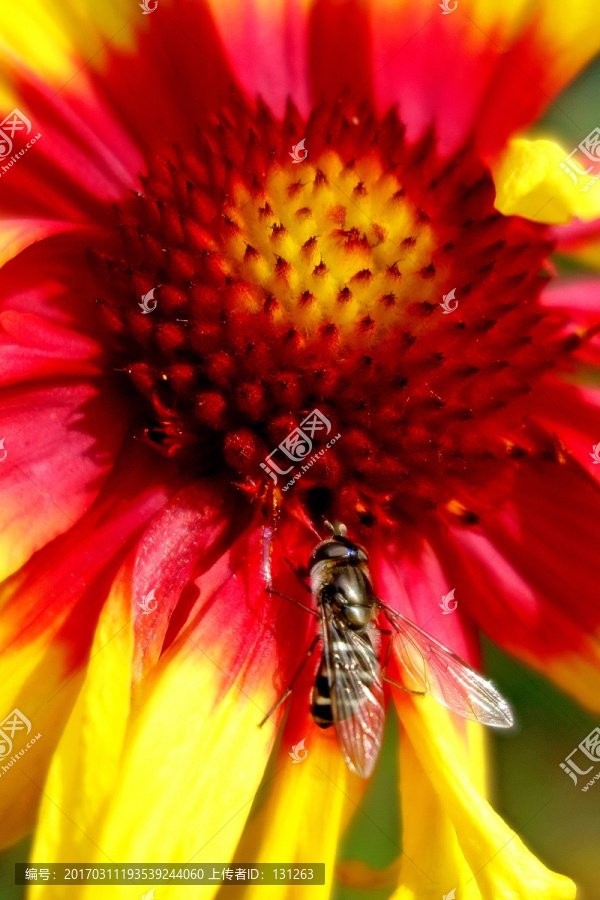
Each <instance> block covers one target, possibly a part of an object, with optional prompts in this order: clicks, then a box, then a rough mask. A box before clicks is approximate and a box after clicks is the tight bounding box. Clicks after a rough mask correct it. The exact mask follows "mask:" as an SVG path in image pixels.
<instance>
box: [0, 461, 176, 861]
mask: <svg viewBox="0 0 600 900" xmlns="http://www.w3.org/2000/svg"><path fill="white" fill-rule="evenodd" d="M153 465H154V456H153V454H152V453H151V452H150V451H148V450H141V448H138V449H137V450H136V451H135V452H134V453H133V454H126V456H125V458H124V459H122V465H121V466H119V465H117V466H116V469H115V471H114V472H113V473H112V474H111V476H110V478H109V479H108V481H107V483H106V486H105V489H104V492H103V496H102V498H101V499H99V500H98V501H97V502H96V503H95V504H94V506H93V508H92V509H91V510H90V511H89V512H88V513H87V514H86V515H85V516H83V518H82V519H80V520H79V522H78V523H77V525H76V526H75V527H74V528H71V529H70V530H69V531H68V533H67V534H65V535H62V536H61V537H58V538H56V539H55V540H54V541H53V542H51V543H49V544H48V545H47V546H46V547H44V548H43V549H42V550H40V551H39V552H38V553H37V554H36V555H35V556H34V557H33V558H32V559H31V560H30V561H29V563H27V565H26V566H24V567H23V569H21V570H20V571H19V572H17V573H16V574H15V575H14V576H13V577H12V578H10V579H8V581H6V582H5V583H4V585H3V587H2V595H1V600H2V616H3V617H2V633H1V641H0V705H1V708H2V709H3V710H6V711H7V712H9V711H10V710H12V709H14V708H15V707H16V708H18V709H19V710H21V712H22V713H23V714H24V715H25V716H26V717H27V718H28V719H29V720H30V721H31V723H32V729H35V731H33V734H37V733H38V732H41V734H42V737H41V739H40V740H38V741H36V743H35V745H34V746H33V747H31V748H29V749H28V750H27V752H26V753H25V754H24V755H23V757H22V758H19V759H18V764H17V763H15V764H14V765H13V766H12V767H11V768H10V774H9V773H8V772H7V773H5V774H4V775H3V778H2V788H1V790H0V798H1V801H2V805H1V809H0V823H1V825H0V845H1V846H5V845H6V844H12V843H14V842H15V841H17V840H19V839H20V838H21V837H22V835H23V834H26V833H27V832H28V831H30V830H31V828H32V827H33V825H34V822H35V814H36V810H37V806H38V804H39V801H40V790H41V786H42V784H43V781H44V777H45V775H46V771H47V769H48V765H49V763H50V760H51V758H52V754H53V752H54V750H55V747H56V744H57V742H58V740H59V738H60V735H61V732H62V729H63V726H64V723H65V721H66V719H67V717H68V715H69V712H70V710H71V707H72V704H73V700H74V699H75V696H76V693H77V690H78V688H79V686H80V684H81V679H82V676H83V673H84V671H85V664H86V661H87V658H88V653H89V649H90V645H91V641H92V637H93V632H94V627H95V624H96V621H97V617H98V613H99V610H100V609H101V607H102V604H103V602H104V600H105V597H106V589H107V583H110V580H111V578H112V576H113V573H114V571H115V569H116V567H117V566H118V565H119V563H120V561H121V559H122V558H123V555H124V553H125V552H126V550H127V548H128V547H129V546H130V544H131V542H132V540H133V539H135V537H136V536H137V535H138V534H139V531H140V529H141V528H143V526H144V525H145V524H146V523H147V522H148V520H149V518H150V517H151V516H152V515H153V514H154V513H155V512H156V509H157V508H159V507H160V506H161V505H162V504H163V503H164V501H165V497H166V490H165V484H164V483H163V482H162V480H160V479H157V478H156V476H155V473H154V471H153ZM21 749H22V746H21V744H18V745H17V744H15V751H17V752H20V750H21ZM9 759H10V757H9ZM0 771H1V770H0Z"/></svg>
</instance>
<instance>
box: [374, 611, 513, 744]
mask: <svg viewBox="0 0 600 900" xmlns="http://www.w3.org/2000/svg"><path fill="white" fill-rule="evenodd" d="M380 605H381V607H382V609H383V611H384V612H385V614H386V616H387V617H388V619H389V620H390V623H391V624H392V625H393V627H394V636H393V641H394V647H395V649H396V651H397V654H398V656H399V659H400V661H401V662H402V665H403V666H404V669H405V670H406V672H407V674H408V676H409V681H408V682H407V683H406V685H405V686H406V687H407V688H410V689H411V690H416V691H424V692H425V693H427V694H431V696H432V697H433V698H434V699H435V700H437V701H438V702H439V703H443V705H444V706H447V707H448V709H451V710H453V711H454V712H456V713H458V714H459V715H460V716H464V717H465V718H466V719H473V720H474V721H475V722H482V723H483V724H484V725H495V726H496V727H497V728H510V726H511V725H512V724H513V714H512V709H511V708H510V706H509V704H508V703H507V702H506V700H505V699H504V697H502V695H501V694H499V693H498V691H497V690H496V688H495V687H494V686H493V684H491V683H490V682H489V681H486V680H485V678H482V677H481V675H479V674H478V673H477V672H475V670H474V669H472V668H471V667H470V666H469V665H467V663H466V662H464V660H462V659H461V658H460V656H457V655H456V653H453V652H452V650H449V649H448V648H447V647H444V645H443V644H440V642H439V641H436V639H435V638H433V637H431V636H430V635H428V634H426V632H424V631H423V629H422V628H419V626H418V625H415V624H414V622H410V621H409V620H408V619H405V618H404V616H401V615H400V613H397V612H396V611H395V610H393V609H390V607H389V606H387V605H386V604H384V603H381V601H380Z"/></svg>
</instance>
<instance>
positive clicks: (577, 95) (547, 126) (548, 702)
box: [0, 6, 600, 900]
mask: <svg viewBox="0 0 600 900" xmlns="http://www.w3.org/2000/svg"><path fill="white" fill-rule="evenodd" d="M599 11H600V10H599ZM565 15H568V7H567V6H565ZM598 124H600V59H597V60H596V61H595V62H594V63H593V64H592V65H590V66H589V67H588V68H587V69H586V71H585V72H584V73H583V74H582V75H581V76H580V77H579V79H578V80H577V81H576V82H574V83H573V84H572V85H571V86H570V87H569V88H568V89H567V90H566V91H564V92H563V93H562V94H561V95H560V97H558V98H557V100H556V101H555V102H554V103H553V104H552V106H551V107H550V109H549V111H548V112H547V114H546V115H545V116H544V118H543V120H542V121H541V123H540V129H539V130H540V131H544V132H550V133H552V134H554V135H556V138H557V139H559V140H560V141H561V143H562V144H563V146H564V147H565V150H566V152H570V151H571V150H572V149H573V147H574V146H575V145H576V144H578V143H579V141H581V140H582V139H583V138H584V137H585V136H586V135H587V134H588V133H589V132H590V131H591V130H592V129H593V128H594V127H595V126H596V125H598ZM485 659H486V664H487V666H486V667H487V672H488V673H489V675H490V677H491V678H492V679H493V680H494V681H495V683H496V684H497V686H498V687H499V689H500V691H501V692H502V693H503V694H504V696H505V697H507V698H508V699H509V700H510V701H511V702H512V704H513V706H514V708H515V711H516V716H517V722H518V728H517V729H515V730H514V731H512V732H511V733H510V734H504V735H503V734H501V733H498V732H494V733H492V735H491V742H492V753H493V763H492V769H493V770H495V773H496V775H495V785H496V787H495V791H496V798H495V801H494V806H495V809H496V810H497V811H498V812H499V813H500V815H502V817H503V818H504V819H505V820H506V822H507V823H508V824H509V825H510V827H511V828H513V829H514V830H515V831H516V832H518V834H519V835H520V837H521V838H522V839H523V840H524V842H525V844H526V845H527V846H528V847H529V849H530V850H532V851H533V852H534V853H535V854H536V855H537V856H538V857H539V858H540V859H541V860H542V862H544V863H545V864H546V865H547V866H548V867H549V868H551V869H553V870H554V871H557V872H561V873H562V874H564V875H568V876H570V877H571V878H573V880H574V881H575V882H577V884H578V885H579V886H580V892H579V894H578V900H600V784H598V785H597V786H594V788H591V789H590V790H589V791H588V792H587V793H582V792H581V791H579V790H578V789H577V788H576V787H575V786H574V784H573V783H572V781H571V780H570V779H569V778H568V777H567V775H566V774H565V773H564V772H563V771H562V770H561V769H560V768H559V763H560V762H562V761H563V760H564V758H565V756H566V754H567V753H569V752H570V751H571V750H573V749H574V748H575V747H576V746H577V744H578V743H579V742H580V741H581V740H583V738H584V737H585V736H586V735H587V734H588V733H589V732H590V731H591V730H592V729H593V728H594V727H595V726H596V725H599V724H600V716H590V715H588V714H587V713H585V712H584V711H583V710H582V709H580V708H579V707H578V706H577V705H576V704H575V703H573V702H571V701H570V700H569V699H568V698H567V697H566V696H565V695H564V694H562V693H560V692H559V691H557V690H555V689H554V688H553V687H552V686H551V685H550V684H549V683H548V682H546V681H544V680H543V679H542V678H540V677H538V676H536V675H534V674H532V673H531V672H530V671H528V670H526V669H525V668H523V667H522V666H520V665H517V664H516V663H515V661H514V660H512V659H510V658H509V657H506V656H505V655H503V654H502V653H500V651H499V650H498V649H497V648H495V647H493V646H491V645H490V644H489V643H488V644H486V646H485ZM397 742H398V728H397V723H396V721H395V719H394V716H393V715H391V716H390V717H389V721H388V724H387V726H386V735H385V741H384V746H383V749H382V753H381V758H380V761H379V764H378V766H377V769H376V772H375V775H374V777H373V779H372V781H371V783H370V785H369V787H368V790H367V793H366V795H365V798H364V801H363V803H362V809H361V812H359V813H357V815H356V816H355V818H354V820H353V822H352V824H351V827H350V828H349V830H348V833H347V835H346V837H345V839H344V841H343V845H342V847H341V851H340V858H341V859H359V860H363V861H364V862H365V863H367V864H369V865H370V866H372V867H375V868H383V867H385V866H387V865H389V864H390V863H391V862H392V861H393V860H394V859H395V857H396V856H397V855H398V853H399V848H400V847H401V825H400V815H399V810H398V808H397V806H396V805H395V803H394V801H393V798H392V799H391V795H392V794H393V792H391V791H390V784H394V782H395V780H396V779H397V758H398V755H397ZM542 808H543V809H542ZM540 810H542V811H541V812H540ZM29 844H30V841H29V839H28V840H25V841H23V842H22V843H21V844H19V845H18V846H17V847H15V848H12V849H10V850H8V851H6V852H4V853H2V854H0V900H22V898H23V896H24V891H25V888H17V887H15V885H14V884H13V881H14V863H15V862H24V861H26V860H27V858H28V853H29ZM507 852H509V851H507ZM42 862H44V860H42ZM390 893H391V890H389V889H388V890H377V891H375V890H369V891H366V890H354V889H350V888H347V887H343V886H340V885H338V886H337V888H336V890H335V893H334V900H384V898H387V897H388V896H389V895H390ZM99 896H100V895H99ZM440 900H441V893H440ZM457 900H459V898H457ZM498 900H500V898H498ZM531 900H543V898H541V897H539V898H538V897H533V896H532V898H531Z"/></svg>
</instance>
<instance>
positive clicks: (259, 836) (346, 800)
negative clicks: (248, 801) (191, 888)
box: [219, 710, 366, 900]
mask: <svg viewBox="0 0 600 900" xmlns="http://www.w3.org/2000/svg"><path fill="white" fill-rule="evenodd" d="M293 712H294V710H290V715H292V714H293ZM332 730H333V729H332ZM302 733H303V734H306V735H307V736H306V738H305V749H306V750H307V756H306V758H305V759H304V760H303V761H302V762H300V763H294V762H293V760H292V758H290V756H289V751H290V747H289V746H287V745H285V746H283V745H282V747H281V748H280V752H279V754H278V757H277V760H276V762H275V774H274V777H273V779H272V781H270V782H269V783H268V785H267V787H268V799H267V800H266V801H265V803H264V804H263V805H262V806H261V808H260V810H259V812H258V814H257V815H256V817H255V818H253V819H251V821H250V822H249V823H248V828H247V830H246V833H245V834H244V836H243V838H242V842H241V844H240V846H239V848H238V850H237V852H236V859H237V860H239V861H240V862H241V861H242V860H243V861H245V862H248V861H250V862H259V863H272V862H278V863H279V862H280V863H281V864H282V865H283V864H285V865H287V864H288V863H290V864H291V865H292V866H294V865H298V866H300V867H303V866H306V865H308V864H309V863H316V862H324V863H325V882H326V883H325V885H321V886H318V885H308V884H305V885H294V886H288V887H285V888H284V887H280V888H279V889H278V890H277V897H278V900H284V898H286V897H288V896H289V897H294V898H300V897H302V896H304V895H306V897H307V898H312V900H324V898H327V897H329V896H330V893H331V884H332V880H333V873H334V866H335V859H336V853H337V850H338V846H339V841H340V834H341V831H342V830H343V829H344V828H345V826H346V825H347V823H348V821H349V819H350V816H351V815H352V814H353V813H355V812H356V809H357V806H358V804H359V802H360V798H361V797H362V794H363V792H364V789H365V786H366V782H365V781H364V780H363V779H361V778H358V776H356V775H353V774H352V773H351V772H350V771H349V770H348V768H347V767H346V764H345V762H344V759H343V757H342V754H341V752H340V749H339V746H338V743H337V739H336V737H335V735H334V734H332V733H327V734H324V733H323V732H322V731H320V729H318V728H317V727H316V726H315V725H314V723H312V722H311V723H309V722H308V720H307V722H306V728H305V729H304V730H303V731H302ZM236 890H239V889H238V888H235V887H228V888H224V889H223V891H222V892H221V893H220V894H219V900H229V898H230V897H231V898H232V900H233V898H234V897H235V891H236ZM264 894H265V888H262V887H260V886H259V885H253V886H252V887H249V888H248V889H247V891H246V893H245V895H244V896H245V900H263V897H264Z"/></svg>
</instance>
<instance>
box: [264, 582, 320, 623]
mask: <svg viewBox="0 0 600 900" xmlns="http://www.w3.org/2000/svg"><path fill="white" fill-rule="evenodd" d="M265 591H266V592H267V594H276V595H277V596H278V597H283V599H284V600H289V601H290V603H295V604H296V606H299V607H300V609H303V610H305V611H306V612H307V613H310V614H311V616H314V617H315V619H320V618H321V617H320V615H319V613H318V612H317V611H316V610H314V609H311V608H310V606H305V605H304V603H300V601H299V600H294V598H293V597H288V595H287V594H282V593H281V591H276V590H275V588H272V587H266V588H265Z"/></svg>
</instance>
